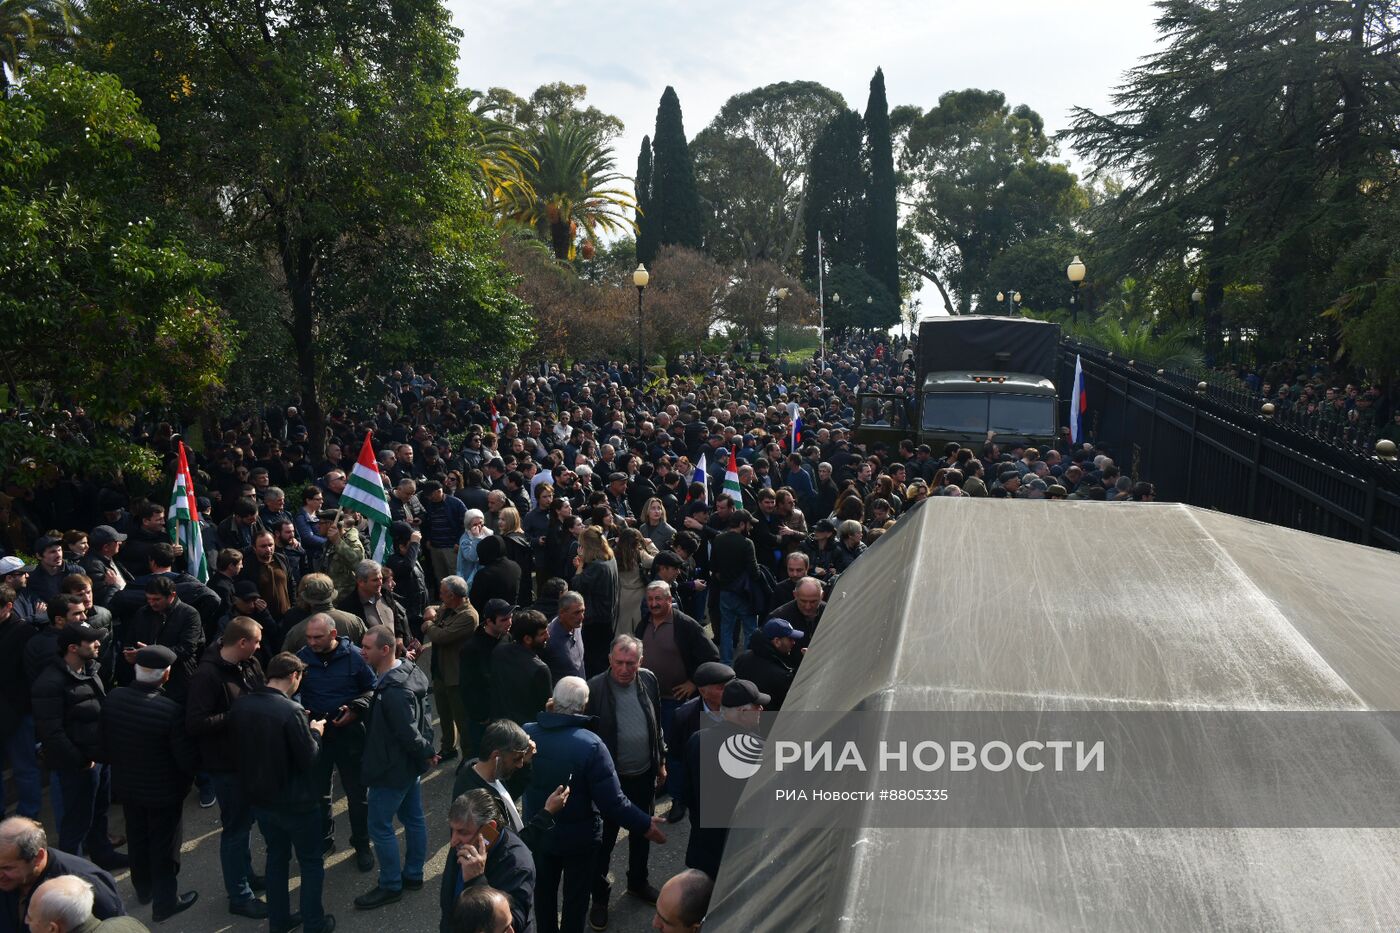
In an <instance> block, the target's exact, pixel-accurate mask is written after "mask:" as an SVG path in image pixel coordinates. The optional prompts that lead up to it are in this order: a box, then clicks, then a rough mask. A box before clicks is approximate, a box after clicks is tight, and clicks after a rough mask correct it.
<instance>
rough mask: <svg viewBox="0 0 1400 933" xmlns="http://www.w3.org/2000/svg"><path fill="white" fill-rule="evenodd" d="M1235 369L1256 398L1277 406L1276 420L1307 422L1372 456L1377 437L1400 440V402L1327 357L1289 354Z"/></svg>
mask: <svg viewBox="0 0 1400 933" xmlns="http://www.w3.org/2000/svg"><path fill="white" fill-rule="evenodd" d="M1235 375H1237V377H1238V378H1239V379H1240V381H1241V382H1242V383H1243V384H1244V385H1245V386H1246V387H1247V389H1248V391H1249V393H1250V394H1251V395H1252V396H1253V399H1254V404H1255V405H1258V406H1260V407H1262V406H1263V405H1265V404H1269V405H1272V406H1273V417H1274V418H1275V419H1276V420H1279V421H1284V422H1286V423H1288V424H1292V425H1295V426H1297V427H1301V428H1304V429H1306V430H1308V431H1310V432H1312V433H1314V434H1317V435H1319V436H1321V437H1324V438H1326V439H1328V440H1330V441H1333V442H1335V443H1341V444H1345V445H1348V446H1352V447H1356V448H1358V449H1359V450H1361V451H1362V452H1363V453H1365V454H1366V455H1367V456H1369V455H1370V454H1371V453H1372V452H1373V450H1374V448H1375V444H1376V442H1377V441H1381V440H1388V441H1391V442H1393V443H1397V444H1400V405H1397V404H1395V399H1394V397H1393V396H1388V395H1387V394H1386V393H1385V392H1384V391H1382V388H1381V386H1379V385H1376V384H1370V385H1367V384H1364V383H1358V382H1354V381H1351V380H1350V379H1349V378H1348V377H1346V376H1342V375H1337V374H1335V373H1333V372H1332V371H1331V370H1330V369H1329V368H1328V367H1327V366H1326V364H1325V363H1323V362H1314V363H1311V364H1304V363H1301V362H1298V361H1291V360H1286V361H1283V362H1279V363H1275V364H1273V365H1271V366H1268V367H1260V368H1258V369H1250V368H1244V369H1241V370H1239V371H1238V372H1237V373H1236V374H1235Z"/></svg>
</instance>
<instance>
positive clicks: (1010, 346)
mask: <svg viewBox="0 0 1400 933" xmlns="http://www.w3.org/2000/svg"><path fill="white" fill-rule="evenodd" d="M1059 349H1060V325H1058V324H1053V323H1051V322H1049V321H1037V320H1034V319H1032V318H1014V317H991V316H979V315H960V316H956V317H937V318H932V319H930V320H926V321H923V322H922V323H920V324H919V373H920V375H921V376H922V375H927V374H928V373H931V372H941V371H946V370H953V371H965V372H1010V373H1034V374H1036V375H1038V376H1043V377H1045V378H1046V379H1049V380H1051V381H1052V382H1053V381H1054V379H1055V361H1056V358H1057V356H1056V355H1057V353H1058V352H1059ZM998 353H1007V354H1009V358H1008V359H1007V360H1006V361H1005V362H1003V361H1000V360H998V359H997V358H996V355H997V354H998Z"/></svg>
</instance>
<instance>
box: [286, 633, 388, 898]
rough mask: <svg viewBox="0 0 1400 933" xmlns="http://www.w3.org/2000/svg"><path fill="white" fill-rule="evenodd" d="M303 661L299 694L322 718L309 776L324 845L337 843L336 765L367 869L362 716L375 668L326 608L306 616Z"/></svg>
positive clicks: (359, 859) (358, 857)
mask: <svg viewBox="0 0 1400 933" xmlns="http://www.w3.org/2000/svg"><path fill="white" fill-rule="evenodd" d="M297 657H298V658H300V659H301V660H302V662H303V663H305V664H306V675H305V676H304V677H303V678H302V681H301V692H300V693H298V694H297V699H299V700H300V701H301V705H302V706H304V707H306V708H307V709H308V710H310V711H311V718H312V719H320V720H323V721H324V722H325V723H326V733H325V736H324V737H323V738H322V741H321V754H320V755H318V756H316V766H315V770H314V773H313V774H312V780H313V781H314V782H315V785H316V787H317V788H318V789H319V790H320V792H321V813H322V815H323V817H324V818H325V840H326V841H325V847H326V851H327V852H330V851H331V850H332V849H334V848H335V821H334V820H333V819H332V817H331V776H332V773H333V772H334V771H336V770H339V771H340V786H341V787H343V788H344V789H345V799H346V803H347V804H348V809H349V811H350V844H351V845H352V846H354V847H355V867H356V868H358V869H359V870H360V871H369V870H370V869H372V868H373V867H374V853H373V852H371V851H370V847H369V802H368V794H367V792H366V790H365V782H364V779H363V777H362V776H361V759H362V758H363V756H364V752H365V719H366V718H367V716H368V714H369V704H370V698H371V697H372V696H373V695H374V681H375V677H374V671H373V670H371V669H370V666H369V664H367V663H366V662H365V659H364V658H363V657H361V655H360V652H359V651H357V650H356V649H355V647H354V646H353V645H352V644H350V642H349V641H348V640H346V639H343V638H341V637H340V636H339V635H338V634H337V633H336V628H335V623H334V621H332V619H331V617H330V616H328V615H326V614H325V613H317V614H316V615H314V616H312V617H311V618H310V619H308V620H307V621H306V646H305V647H304V648H302V649H301V650H300V651H298V652H297Z"/></svg>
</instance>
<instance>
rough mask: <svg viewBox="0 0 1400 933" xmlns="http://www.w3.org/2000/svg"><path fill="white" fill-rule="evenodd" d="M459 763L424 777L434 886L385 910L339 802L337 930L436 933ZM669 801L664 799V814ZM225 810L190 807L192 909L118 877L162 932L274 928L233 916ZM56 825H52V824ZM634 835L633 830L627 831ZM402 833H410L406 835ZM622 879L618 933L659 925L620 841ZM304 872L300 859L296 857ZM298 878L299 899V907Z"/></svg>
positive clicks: (676, 845)
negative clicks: (153, 904)
mask: <svg viewBox="0 0 1400 933" xmlns="http://www.w3.org/2000/svg"><path fill="white" fill-rule="evenodd" d="M456 764H457V762H451V763H449V764H447V765H440V766H439V767H438V768H437V769H436V770H434V771H432V772H431V773H429V774H428V775H427V776H426V777H425V779H424V782H423V805H424V809H425V810H426V812H427V818H428V853H429V858H428V865H427V876H426V883H425V884H424V885H423V889H422V890H421V891H416V892H409V893H407V894H406V895H405V896H404V899H403V900H401V901H399V902H398V903H397V904H391V905H389V906H388V907H381V908H380V909H378V910H371V911H361V910H355V907H354V904H353V900H354V898H355V896H356V895H358V894H362V893H364V892H365V891H367V890H369V889H370V888H371V887H372V886H373V885H374V879H375V873H374V872H373V871H370V872H365V873H363V874H362V873H361V872H359V871H357V870H356V868H355V858H354V851H353V850H352V849H350V848H349V847H348V846H347V845H346V840H347V839H348V838H349V836H350V823H349V818H348V817H347V816H346V813H345V800H344V798H343V797H342V798H338V799H337V801H336V806H335V812H336V832H335V836H336V842H337V848H336V851H335V852H334V853H332V854H331V855H330V856H329V857H328V858H327V859H326V890H325V897H324V900H325V905H326V910H327V911H328V912H330V913H333V914H334V915H335V918H336V929H337V930H343V931H347V933H383V931H385V930H392V931H394V933H435V931H436V930H437V925H438V917H439V912H438V900H437V896H438V883H439V880H440V879H441V877H442V870H443V865H444V863H445V861H446V856H447V834H448V830H447V808H448V805H449V803H450V802H451V801H449V800H448V796H449V794H450V793H451V790H452V769H453V767H455V765H456ZM668 808H669V804H662V805H661V810H662V811H663V812H664V811H665V810H666V809H668ZM218 813H219V811H218V808H217V807H213V808H210V809H208V810H203V809H200V806H199V801H198V798H197V795H196V794H194V793H191V795H190V797H189V799H188V800H187V801H186V806H185V845H184V860H183V864H182V867H181V870H180V890H181V891H189V890H197V891H199V902H198V903H197V904H195V906H194V907H191V908H190V909H189V910H187V911H185V912H184V913H182V914H180V915H178V916H176V917H174V918H172V919H170V920H167V921H166V922H165V923H162V924H155V923H153V922H152V921H151V908H150V907H142V906H140V905H138V904H137V903H136V893H135V891H134V889H133V888H132V887H131V880H130V876H129V875H128V874H127V873H126V872H122V873H121V874H120V875H118V876H117V882H118V887H119V889H120V891H121V895H122V898H123V900H124V901H125V902H126V904H127V909H128V910H129V911H130V912H131V914H132V915H133V916H135V917H136V918H137V919H139V920H140V921H141V922H142V923H145V924H146V925H147V926H149V927H151V929H152V930H153V931H155V933H177V931H178V933H220V931H238V933H256V931H260V930H264V931H265V930H266V929H267V922H266V921H262V922H257V921H253V920H246V919H244V918H242V917H234V916H231V915H230V914H229V913H228V911H227V907H228V902H227V900H226V899H225V898H224V895H223V883H222V881H221V880H220V874H219V818H218ZM49 825H50V826H52V822H50V824H49ZM112 825H113V832H122V831H123V830H122V828H121V826H122V816H121V807H119V806H115V805H114V806H113V808H112ZM688 826H689V824H688V823H682V824H681V825H679V826H668V827H667V835H668V837H669V840H670V841H669V842H668V844H667V845H664V846H652V849H651V867H652V879H651V880H652V883H653V884H654V885H656V886H657V887H658V888H659V887H661V885H662V883H664V882H665V880H666V879H667V878H669V877H671V876H672V875H674V874H676V873H677V872H679V871H680V870H681V869H683V868H684V867H685V864H684V862H685V845H686V837H687V834H688ZM623 835H624V837H625V835H626V833H625V831H624V833H623ZM400 838H402V833H400ZM261 841H262V837H261V836H260V835H259V834H258V833H257V832H256V831H254V833H253V842H254V849H253V863H254V865H255V866H258V867H259V868H261V867H262V865H263V858H264V855H263V850H262V846H261ZM613 869H614V876H615V877H616V878H618V879H621V880H619V881H618V882H617V883H615V884H614V885H613V892H614V893H613V900H612V921H611V923H610V924H609V925H608V929H609V930H610V931H617V933H639V931H643V930H649V929H651V918H652V909H651V907H650V906H649V905H645V904H643V903H641V902H640V901H638V900H637V899H635V898H632V897H627V896H625V895H623V894H622V893H621V892H622V889H623V888H624V887H625V886H626V884H625V878H626V874H627V843H626V841H625V838H624V839H623V840H619V842H618V846H617V848H616V850H614V852H613ZM292 870H293V872H295V871H296V861H295V859H294V860H293V862H292ZM296 883H297V878H296V876H295V875H293V878H292V884H293V892H292V904H293V909H295V905H296V890H295V885H296Z"/></svg>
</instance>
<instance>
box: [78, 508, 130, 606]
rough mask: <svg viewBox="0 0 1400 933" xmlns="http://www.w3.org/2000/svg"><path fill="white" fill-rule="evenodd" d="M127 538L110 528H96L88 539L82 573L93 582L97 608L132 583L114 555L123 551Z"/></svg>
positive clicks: (101, 526)
mask: <svg viewBox="0 0 1400 933" xmlns="http://www.w3.org/2000/svg"><path fill="white" fill-rule="evenodd" d="M125 540H126V535H124V534H122V533H121V532H120V531H117V529H115V528H113V527H112V526H111V525H98V526H97V527H96V528H94V529H92V533H91V534H89V535H88V544H89V545H90V547H89V549H88V552H87V556H85V557H84V558H83V561H82V564H83V572H84V573H86V574H87V575H88V577H89V578H91V580H92V600H93V602H95V603H96V604H97V605H99V606H104V607H105V606H106V605H107V604H108V603H109V602H111V601H112V596H113V595H114V594H116V593H119V592H121V591H122V590H124V589H126V588H127V586H128V585H130V583H131V581H132V580H133V579H134V578H133V577H132V576H131V572H130V571H129V570H127V569H126V568H125V567H123V566H122V565H121V564H119V563H117V554H118V553H119V552H120V551H121V549H122V542H123V541H125Z"/></svg>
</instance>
